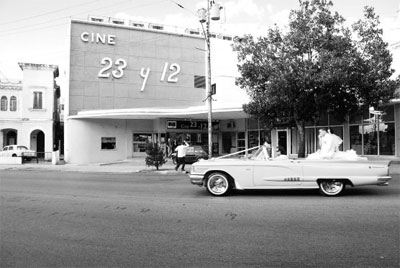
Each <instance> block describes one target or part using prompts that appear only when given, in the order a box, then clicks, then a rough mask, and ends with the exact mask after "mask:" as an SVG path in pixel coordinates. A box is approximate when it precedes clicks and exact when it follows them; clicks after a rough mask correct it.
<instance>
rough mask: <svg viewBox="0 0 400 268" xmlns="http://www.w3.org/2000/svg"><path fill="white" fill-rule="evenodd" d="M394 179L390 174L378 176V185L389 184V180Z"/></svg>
mask: <svg viewBox="0 0 400 268" xmlns="http://www.w3.org/2000/svg"><path fill="white" fill-rule="evenodd" d="M391 179H392V177H390V176H385V177H380V178H378V186H388V185H389V181H390V180H391Z"/></svg>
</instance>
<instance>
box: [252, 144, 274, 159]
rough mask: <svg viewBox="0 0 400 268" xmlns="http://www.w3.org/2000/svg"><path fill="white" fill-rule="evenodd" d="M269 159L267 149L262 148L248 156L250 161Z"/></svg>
mask: <svg viewBox="0 0 400 268" xmlns="http://www.w3.org/2000/svg"><path fill="white" fill-rule="evenodd" d="M269 158H270V156H269V154H268V151H267V149H266V148H265V147H264V146H261V147H260V148H258V149H257V150H256V151H255V152H254V153H252V154H251V155H250V159H251V160H268V159H269Z"/></svg>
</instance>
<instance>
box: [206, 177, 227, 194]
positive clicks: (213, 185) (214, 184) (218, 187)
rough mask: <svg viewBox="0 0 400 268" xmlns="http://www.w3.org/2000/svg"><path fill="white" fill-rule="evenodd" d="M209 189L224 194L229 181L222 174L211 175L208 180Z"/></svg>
mask: <svg viewBox="0 0 400 268" xmlns="http://www.w3.org/2000/svg"><path fill="white" fill-rule="evenodd" d="M208 186H209V189H210V190H211V191H212V192H213V193H215V194H222V193H224V192H225V191H226V189H227V187H228V182H227V181H226V179H225V178H223V177H220V176H215V177H211V178H210V180H209V181H208Z"/></svg>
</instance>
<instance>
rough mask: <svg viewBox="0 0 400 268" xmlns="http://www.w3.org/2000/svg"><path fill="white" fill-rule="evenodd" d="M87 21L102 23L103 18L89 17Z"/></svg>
mask: <svg viewBox="0 0 400 268" xmlns="http://www.w3.org/2000/svg"><path fill="white" fill-rule="evenodd" d="M89 20H90V21H93V22H104V19H103V18H100V17H95V16H90V17H89Z"/></svg>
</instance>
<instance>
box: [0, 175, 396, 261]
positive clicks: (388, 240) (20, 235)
mask: <svg viewBox="0 0 400 268" xmlns="http://www.w3.org/2000/svg"><path fill="white" fill-rule="evenodd" d="M0 193H1V225H0V227H1V233H0V234H1V252H0V258H1V261H0V266H1V267H360V268H361V267H362V268H364V267H399V252H400V241H399V234H400V224H399V223H400V222H399V211H400V204H399V202H398V201H399V193H400V183H399V175H395V176H394V178H393V180H392V181H391V182H390V184H389V186H388V187H378V186H364V187H358V188H348V189H347V190H346V192H345V195H344V196H341V197H334V198H329V197H323V196H320V195H319V193H318V191H316V190H285V191H281V190H273V191H251V192H247V191H246V192H235V193H234V194H233V195H231V196H228V197H212V196H210V195H209V194H208V193H207V191H206V190H205V188H200V187H198V186H194V185H191V184H190V182H189V178H188V176H186V175H184V174H177V175H165V176H161V175H154V174H106V173H103V174H95V173H77V172H56V171H16V170H9V171H7V170H2V171H1V173H0Z"/></svg>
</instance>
